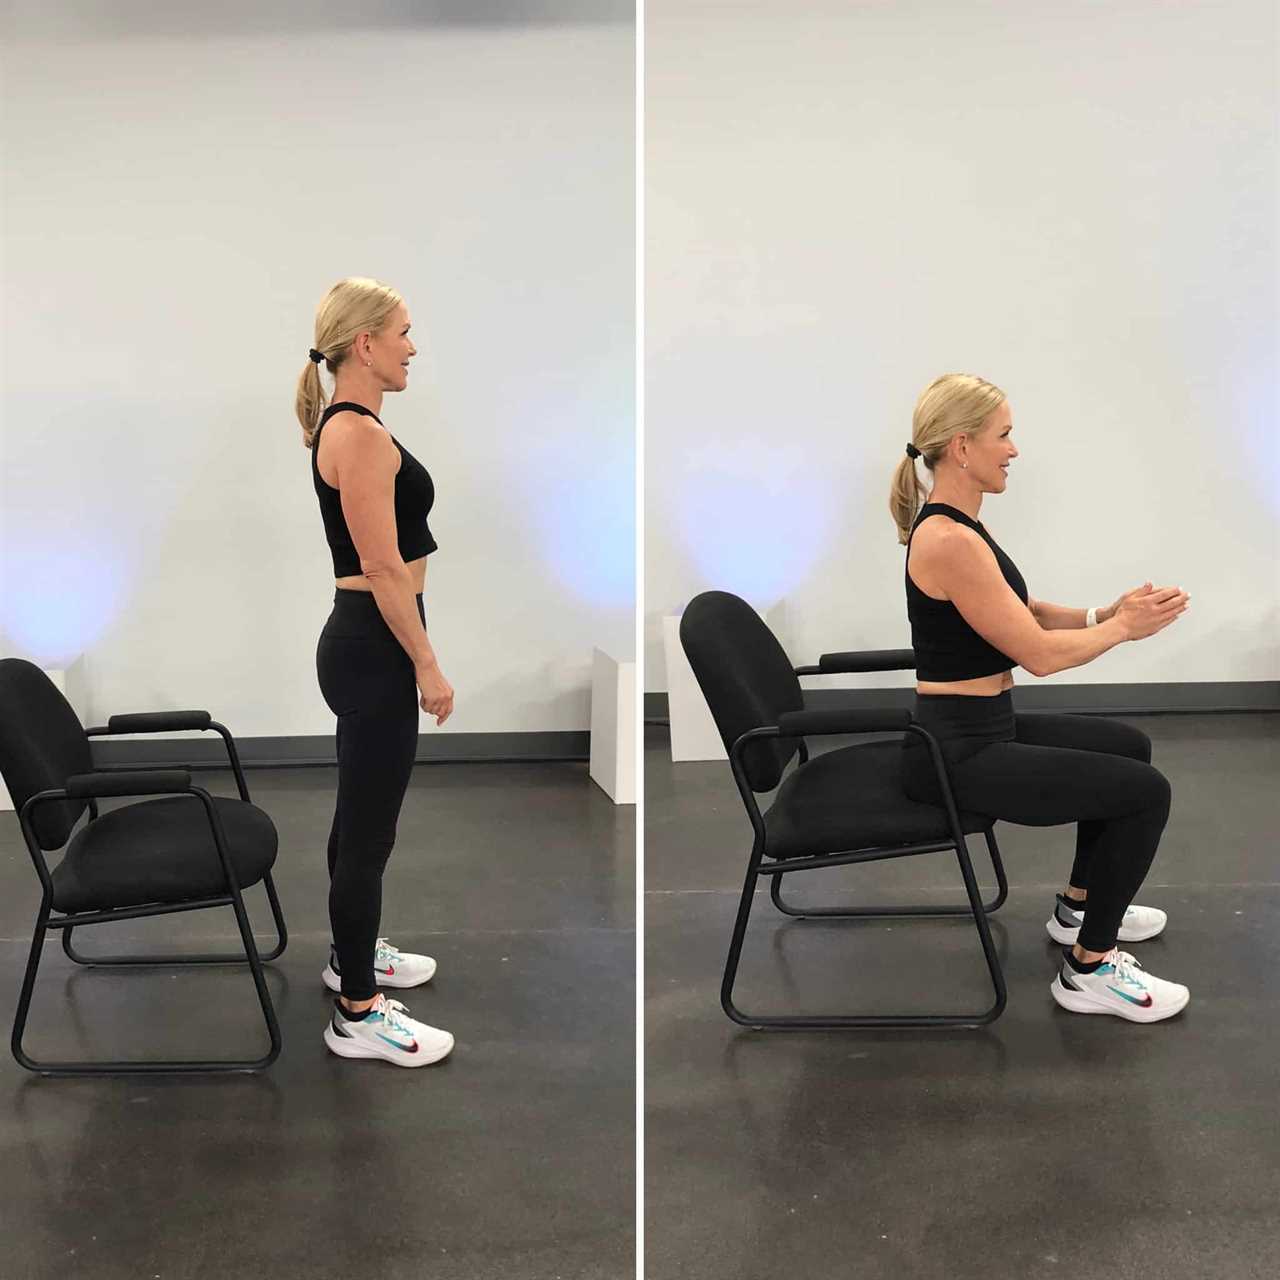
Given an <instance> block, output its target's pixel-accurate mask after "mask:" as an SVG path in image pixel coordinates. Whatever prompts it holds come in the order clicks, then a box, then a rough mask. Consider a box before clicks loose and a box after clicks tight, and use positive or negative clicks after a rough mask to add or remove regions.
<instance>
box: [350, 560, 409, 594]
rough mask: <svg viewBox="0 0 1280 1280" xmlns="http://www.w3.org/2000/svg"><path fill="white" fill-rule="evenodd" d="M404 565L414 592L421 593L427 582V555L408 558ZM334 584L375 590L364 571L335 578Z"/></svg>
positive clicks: (359, 589) (360, 589) (354, 589)
mask: <svg viewBox="0 0 1280 1280" xmlns="http://www.w3.org/2000/svg"><path fill="white" fill-rule="evenodd" d="M404 567H405V568H406V569H408V570H409V578H410V580H411V581H412V582H413V590H414V594H415V595H421V594H422V592H423V589H424V588H425V587H426V583H427V557H426V556H420V557H419V558H418V559H417V560H406V561H405V562H404ZM333 585H334V586H335V587H341V588H342V590H343V591H372V590H373V584H372V583H371V582H370V581H369V579H368V578H366V577H365V576H364V574H363V573H357V574H356V575H355V576H354V577H351V578H334V580H333Z"/></svg>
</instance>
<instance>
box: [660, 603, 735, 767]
mask: <svg viewBox="0 0 1280 1280" xmlns="http://www.w3.org/2000/svg"><path fill="white" fill-rule="evenodd" d="M662 647H663V650H664V652H665V653H666V657H667V707H668V715H669V717H670V720H671V758H672V760H727V759H728V758H729V753H728V752H727V751H726V750H725V749H724V743H723V742H721V741H720V730H719V729H717V728H716V722H715V721H714V720H713V719H712V718H711V708H710V707H708V706H707V700H706V699H705V698H704V697H703V696H702V690H701V689H700V688H699V687H698V681H697V678H696V677H695V676H694V674H693V668H692V667H691V666H690V665H689V659H688V658H686V657H685V656H684V646H683V645H681V643H680V619H679V618H678V617H666V618H663V620H662Z"/></svg>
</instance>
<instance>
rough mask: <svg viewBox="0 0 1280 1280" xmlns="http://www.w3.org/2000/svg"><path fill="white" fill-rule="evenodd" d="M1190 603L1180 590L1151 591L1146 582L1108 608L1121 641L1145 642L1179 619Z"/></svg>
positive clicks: (1188, 597) (1174, 588) (1155, 589)
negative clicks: (1120, 629) (1116, 621)
mask: <svg viewBox="0 0 1280 1280" xmlns="http://www.w3.org/2000/svg"><path fill="white" fill-rule="evenodd" d="M1190 603H1191V597H1190V596H1189V595H1188V594H1187V593H1186V592H1185V591H1183V590H1182V588H1181V587H1156V588H1153V587H1152V585H1151V583H1149V582H1147V583H1144V584H1143V585H1142V586H1140V587H1136V588H1135V589H1134V590H1133V591H1130V592H1128V593H1126V594H1125V595H1123V596H1121V597H1120V599H1119V600H1117V601H1116V602H1115V604H1114V605H1113V606H1112V616H1113V617H1116V618H1119V619H1120V625H1121V626H1122V627H1123V628H1124V631H1125V639H1127V640H1145V639H1146V638H1147V637H1148V636H1153V635H1155V634H1156V632H1157V631H1163V630H1164V629H1165V627H1167V626H1168V625H1169V624H1170V623H1171V622H1173V621H1174V620H1175V619H1176V618H1179V617H1181V616H1182V614H1184V613H1185V612H1186V611H1187V609H1188V608H1189V607H1190Z"/></svg>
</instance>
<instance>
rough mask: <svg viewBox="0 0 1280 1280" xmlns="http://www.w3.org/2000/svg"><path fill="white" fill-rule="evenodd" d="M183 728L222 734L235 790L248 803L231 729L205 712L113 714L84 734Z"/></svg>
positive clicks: (99, 734)
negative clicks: (210, 730)
mask: <svg viewBox="0 0 1280 1280" xmlns="http://www.w3.org/2000/svg"><path fill="white" fill-rule="evenodd" d="M183 729H195V730H198V731H199V732H202V733H203V732H204V731H205V730H206V729H212V730H213V731H214V732H215V733H217V734H219V735H220V736H221V738H222V741H223V742H224V743H225V744H226V748H227V758H228V760H229V761H230V762H231V771H232V773H234V774H235V776H236V789H237V790H238V791H239V792H240V799H241V800H243V801H244V802H245V803H246V804H248V803H250V800H249V787H248V784H247V783H246V782H245V780H244V769H243V768H242V767H241V765H240V753H239V752H238V751H237V750H236V740H235V739H234V738H233V737H232V736H231V730H230V729H228V728H227V726H226V725H225V724H219V723H218V722H217V721H216V720H215V719H213V717H212V716H210V714H209V713H208V712H207V711H135V712H132V713H130V714H127V715H119V716H112V717H111V718H110V719H109V720H108V721H107V723H106V724H105V725H98V726H96V727H95V728H92V729H86V730H85V735H86V736H87V737H90V738H93V737H100V736H101V735H103V734H113V733H174V732H176V731H178V730H183Z"/></svg>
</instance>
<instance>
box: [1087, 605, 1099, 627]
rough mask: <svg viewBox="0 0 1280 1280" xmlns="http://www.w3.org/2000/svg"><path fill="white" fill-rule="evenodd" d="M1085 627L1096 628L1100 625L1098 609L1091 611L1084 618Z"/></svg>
mask: <svg viewBox="0 0 1280 1280" xmlns="http://www.w3.org/2000/svg"><path fill="white" fill-rule="evenodd" d="M1084 625H1085V626H1086V627H1096V626H1097V625H1098V611H1097V609H1090V610H1089V612H1088V613H1086V614H1085V616H1084Z"/></svg>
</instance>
